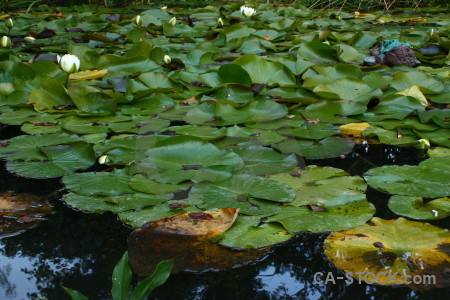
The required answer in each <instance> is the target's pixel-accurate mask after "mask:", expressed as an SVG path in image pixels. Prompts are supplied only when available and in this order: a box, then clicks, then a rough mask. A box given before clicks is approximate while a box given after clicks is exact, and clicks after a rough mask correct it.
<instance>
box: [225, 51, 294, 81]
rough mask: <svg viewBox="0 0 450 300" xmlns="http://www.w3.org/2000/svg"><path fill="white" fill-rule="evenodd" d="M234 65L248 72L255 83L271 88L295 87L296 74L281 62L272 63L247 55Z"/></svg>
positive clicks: (234, 62) (237, 60)
mask: <svg viewBox="0 0 450 300" xmlns="http://www.w3.org/2000/svg"><path fill="white" fill-rule="evenodd" d="M233 64H237V65H239V66H241V67H242V68H243V69H244V70H245V71H247V72H248V74H249V75H250V78H251V79H252V82H253V83H263V84H268V85H270V86H273V85H278V86H289V85H295V78H294V74H292V72H291V71H290V70H289V69H288V68H287V67H286V66H284V65H283V64H282V63H280V62H272V61H269V60H266V59H264V58H262V57H260V56H257V55H254V54H247V55H244V56H242V57H240V58H238V59H236V60H235V61H233Z"/></svg>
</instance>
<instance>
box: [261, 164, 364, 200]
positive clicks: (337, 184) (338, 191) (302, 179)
mask: <svg viewBox="0 0 450 300" xmlns="http://www.w3.org/2000/svg"><path fill="white" fill-rule="evenodd" d="M270 178H272V179H274V180H277V181H280V182H283V183H285V184H287V185H288V186H290V187H291V188H292V189H293V190H294V191H295V193H296V198H295V200H294V201H292V202H291V203H290V204H289V205H292V206H301V205H325V204H326V203H328V202H329V201H332V200H333V199H335V198H337V197H340V196H343V195H350V196H360V195H363V194H364V193H365V191H366V188H367V184H366V183H365V182H364V180H363V179H362V178H361V177H359V176H348V174H347V173H346V172H345V171H344V170H341V169H336V168H331V167H318V166H314V165H311V166H307V167H306V168H304V169H300V168H296V169H294V170H292V171H291V172H289V173H282V174H274V175H271V176H270Z"/></svg>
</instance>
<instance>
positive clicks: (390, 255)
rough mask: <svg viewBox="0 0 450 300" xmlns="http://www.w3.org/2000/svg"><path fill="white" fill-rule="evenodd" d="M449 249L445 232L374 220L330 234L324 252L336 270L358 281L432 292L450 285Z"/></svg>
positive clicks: (403, 221) (414, 224) (426, 226)
mask: <svg viewBox="0 0 450 300" xmlns="http://www.w3.org/2000/svg"><path fill="white" fill-rule="evenodd" d="M449 246H450V234H449V232H448V230H446V229H441V228H438V227H435V226H432V225H430V224H427V223H419V222H412V221H408V220H406V219H403V218H399V219H397V220H383V219H379V218H373V219H372V220H371V221H370V222H369V223H368V224H365V225H363V226H360V227H357V228H354V229H351V230H346V231H342V232H335V233H332V234H330V235H329V236H328V237H327V239H326V240H325V244H324V249H325V255H326V256H327V257H328V259H329V260H330V261H331V262H332V263H333V264H334V265H335V266H336V267H337V268H339V269H341V270H344V271H345V272H349V273H351V274H353V276H354V277H355V278H362V279H363V280H367V281H370V282H371V283H377V284H381V285H395V284H408V285H409V286H410V287H411V288H414V289H430V288H436V287H445V286H448V285H449V284H450V280H449V278H448V276H447V274H448V268H449V266H450V263H449V259H448V258H449V256H450V250H449V249H450V247H449ZM359 272H360V273H359ZM358 276H359V277H358ZM366 276H367V277H366ZM416 276H417V278H415V277H416ZM430 276H431V277H430ZM419 277H420V278H419ZM413 279H415V280H414V281H413ZM417 279H420V280H417Z"/></svg>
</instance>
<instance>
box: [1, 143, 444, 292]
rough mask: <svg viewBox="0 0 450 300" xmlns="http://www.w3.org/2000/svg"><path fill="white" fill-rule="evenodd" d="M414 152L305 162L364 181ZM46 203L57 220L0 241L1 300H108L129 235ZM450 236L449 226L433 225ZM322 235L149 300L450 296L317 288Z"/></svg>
mask: <svg viewBox="0 0 450 300" xmlns="http://www.w3.org/2000/svg"><path fill="white" fill-rule="evenodd" d="M422 159H423V158H422V157H421V155H420V151H419V150H415V149H407V148H397V147H389V146H382V145H371V146H370V147H369V146H367V145H359V146H357V147H356V149H355V151H354V152H352V153H351V154H349V155H347V156H346V157H345V158H337V159H329V160H307V161H306V164H308V165H311V164H316V165H328V166H334V167H337V168H342V169H344V170H346V171H347V172H349V173H350V174H352V175H362V174H363V173H364V172H365V171H367V170H368V169H370V168H372V167H374V166H382V165H392V164H398V165H403V164H417V163H418V162H419V161H420V160H422ZM61 188H62V184H61V183H60V181H59V180H30V179H24V178H19V177H15V176H13V175H11V174H8V173H7V172H6V170H5V166H4V164H3V163H2V164H0V191H5V190H15V191H16V192H28V193H34V194H37V195H46V194H50V193H52V192H54V191H57V190H59V189H61ZM367 196H368V199H369V201H371V202H373V203H374V204H375V205H376V206H377V214H376V216H379V217H382V218H389V219H391V218H395V217H397V216H396V215H395V214H393V213H392V212H390V211H389V210H388V209H387V204H386V203H387V199H388V198H389V195H387V194H385V193H381V192H378V191H375V190H373V189H369V191H368V194H367ZM57 198H58V197H56V198H55V199H50V201H51V203H52V204H53V205H54V206H55V212H54V213H53V214H51V215H49V216H47V220H46V221H44V222H42V223H41V224H40V225H39V226H38V227H36V228H34V229H31V230H29V231H27V232H24V233H22V234H20V235H17V236H13V237H8V238H3V239H1V240H0V299H5V300H7V299H8V300H9V299H38V297H39V296H40V295H43V296H44V295H45V296H46V297H47V298H48V299H52V300H53V299H58V300H59V299H69V297H68V296H67V295H66V294H65V293H64V291H63V290H62V288H61V287H60V285H64V286H67V287H70V288H73V289H76V290H79V291H81V292H83V293H84V294H85V295H87V296H88V297H89V298H90V299H110V298H111V295H110V289H111V274H112V270H113V268H114V265H115V264H116V262H117V261H118V260H119V258H120V257H121V255H122V254H123V252H124V251H125V250H126V238H127V235H128V234H129V232H130V231H131V230H130V229H129V228H127V227H126V226H124V225H123V224H122V223H121V222H120V221H118V220H117V218H116V216H115V215H113V214H110V213H105V214H86V213H82V212H79V211H74V210H72V209H70V208H69V207H67V206H66V205H65V204H63V203H62V202H61V201H60V200H59V199H57ZM433 224H435V225H438V226H440V227H444V228H449V221H445V220H444V221H439V222H433ZM326 236H327V234H326V233H325V234H311V233H304V234H299V235H297V236H296V237H295V238H294V239H292V240H290V241H288V242H287V243H285V244H283V245H280V246H278V247H276V248H275V249H274V250H273V251H272V252H271V253H270V254H269V255H267V256H266V257H264V258H263V259H262V260H260V261H259V262H256V263H253V264H250V265H247V266H244V267H240V268H237V269H234V270H229V271H222V272H209V273H184V274H176V275H172V276H171V277H170V278H169V280H168V282H167V283H166V284H165V285H163V286H161V287H159V288H158V289H156V290H155V292H154V294H153V295H152V298H155V299H171V300H172V299H192V300H194V299H233V300H237V299H308V300H309V299H411V300H412V299H444V298H446V296H448V292H449V291H450V289H436V290H431V291H426V292H415V291H412V290H410V289H409V288H406V287H399V288H390V287H380V286H373V285H372V286H371V285H367V284H365V283H361V284H358V283H357V282H355V283H353V284H351V285H347V284H346V283H345V280H336V284H316V283H315V282H314V274H315V273H316V272H322V273H324V274H326V273H327V272H333V274H334V276H335V277H337V276H342V273H340V272H339V271H337V270H336V269H335V268H334V267H333V266H332V265H331V264H330V263H328V262H327V260H326V259H325V258H324V255H323V251H322V243H323V240H324V239H325V237H326Z"/></svg>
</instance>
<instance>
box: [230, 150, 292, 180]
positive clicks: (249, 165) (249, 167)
mask: <svg viewBox="0 0 450 300" xmlns="http://www.w3.org/2000/svg"><path fill="white" fill-rule="evenodd" d="M233 152H234V153H236V154H237V155H239V156H240V157H241V158H242V160H243V161H244V168H242V169H241V170H240V171H239V174H255V175H267V174H274V173H281V172H287V171H289V170H291V169H293V168H294V167H295V166H296V165H297V164H298V162H297V158H296V157H295V155H293V154H291V155H284V154H281V153H278V152H277V151H275V150H273V149H271V148H267V147H259V146H248V147H239V148H234V149H233Z"/></svg>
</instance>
